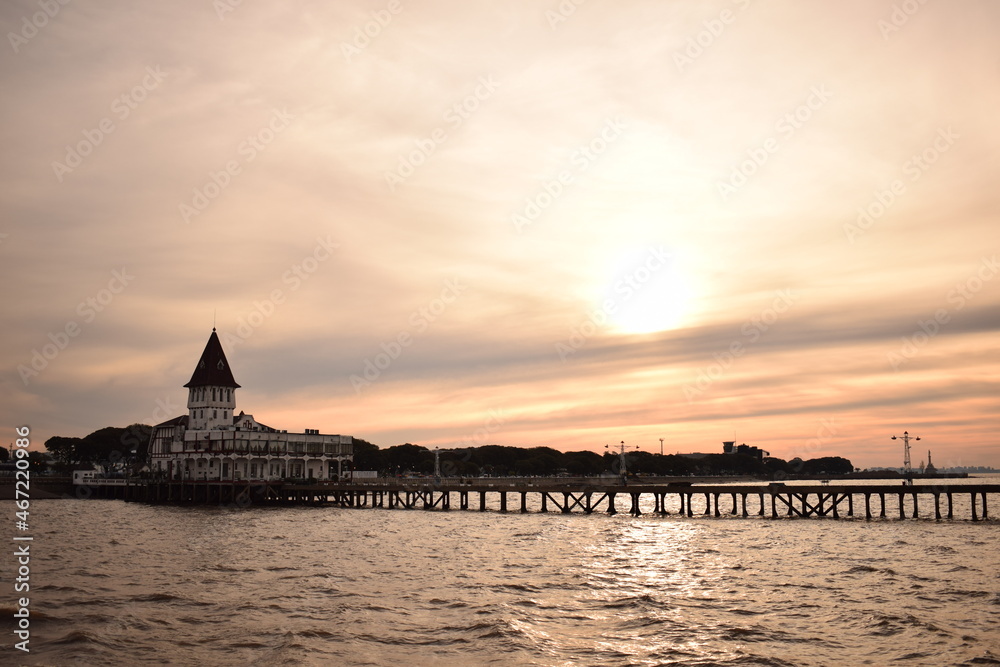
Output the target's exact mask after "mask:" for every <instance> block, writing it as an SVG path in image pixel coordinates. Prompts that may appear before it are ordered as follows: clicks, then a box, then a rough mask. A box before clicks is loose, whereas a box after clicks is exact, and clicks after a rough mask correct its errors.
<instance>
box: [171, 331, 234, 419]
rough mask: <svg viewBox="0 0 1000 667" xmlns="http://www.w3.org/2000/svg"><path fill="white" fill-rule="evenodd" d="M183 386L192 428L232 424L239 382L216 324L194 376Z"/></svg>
mask: <svg viewBox="0 0 1000 667" xmlns="http://www.w3.org/2000/svg"><path fill="white" fill-rule="evenodd" d="M184 386H185V387H186V388H187V390H188V428H189V429H191V430H194V431H202V430H207V429H213V428H218V427H221V426H231V425H232V423H233V410H234V409H235V408H236V390H237V389H239V388H240V385H238V384H236V380H235V379H233V371H232V369H231V368H230V367H229V361H228V360H227V359H226V353H225V352H223V350H222V343H221V342H220V341H219V335H218V334H217V333H215V328H214V327H213V328H212V335H211V336H209V338H208V343H207V344H206V345H205V351H204V352H202V353H201V359H199V360H198V365H197V366H196V367H195V369H194V373H193V374H192V375H191V379H190V380H189V381H188V383H187V384H185V385H184Z"/></svg>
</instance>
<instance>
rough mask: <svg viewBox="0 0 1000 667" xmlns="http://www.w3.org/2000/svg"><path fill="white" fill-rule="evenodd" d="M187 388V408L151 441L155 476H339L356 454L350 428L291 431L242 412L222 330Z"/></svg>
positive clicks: (157, 428) (161, 426) (157, 430)
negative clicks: (335, 432) (333, 432)
mask: <svg viewBox="0 0 1000 667" xmlns="http://www.w3.org/2000/svg"><path fill="white" fill-rule="evenodd" d="M184 387H185V388H186V389H187V390H188V403H187V405H188V413H187V414H186V415H182V416H179V417H174V418H173V419H169V420H167V421H165V422H163V423H161V424H157V425H156V426H155V427H154V428H153V434H152V436H151V438H150V443H149V456H150V465H149V467H150V469H151V470H152V471H153V474H154V475H157V476H159V477H164V478H167V479H175V480H181V479H183V480H192V481H197V480H224V481H225V480H234V481H235V480H279V479H286V478H292V479H315V480H336V479H340V478H342V477H343V474H344V462H345V461H351V460H353V450H354V444H353V439H352V438H351V436H349V435H328V434H323V433H320V432H319V431H318V430H315V429H306V430H305V432H303V433H289V432H288V431H283V430H278V429H275V428H271V427H270V426H266V425H264V424H261V423H260V422H258V421H257V420H256V419H254V417H253V415H248V414H246V413H244V412H243V411H240V412H239V414H236V390H237V389H239V388H240V385H238V384H237V383H236V380H235V379H234V378H233V372H232V369H231V368H230V366H229V361H228V360H227V359H226V353H225V352H224V351H223V349H222V343H221V342H220V341H219V336H218V334H217V333H216V332H215V329H214V328H213V329H212V335H211V336H210V337H209V339H208V343H207V344H206V345H205V351H204V352H202V354H201V358H200V359H199V360H198V365H197V366H196V367H195V369H194V373H193V374H192V375H191V379H190V380H189V381H188V382H187V384H185V385H184Z"/></svg>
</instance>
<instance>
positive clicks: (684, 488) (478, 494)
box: [76, 480, 1000, 521]
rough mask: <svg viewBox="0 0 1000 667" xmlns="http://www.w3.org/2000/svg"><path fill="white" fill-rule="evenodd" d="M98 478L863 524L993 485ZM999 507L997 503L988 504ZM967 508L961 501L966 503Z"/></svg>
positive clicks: (418, 501)
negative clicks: (843, 519)
mask: <svg viewBox="0 0 1000 667" xmlns="http://www.w3.org/2000/svg"><path fill="white" fill-rule="evenodd" d="M107 482H113V483H103V481H100V480H95V481H93V482H91V483H89V484H88V485H86V486H82V487H81V488H78V489H77V492H76V497H95V498H120V499H123V500H129V501H138V502H148V503H172V504H199V505H223V506H240V507H245V506H249V505H293V504H308V505H330V506H334V507H342V508H355V509H360V508H378V509H406V510H414V509H420V510H440V511H447V510H451V509H459V510H475V511H481V512H482V511H487V510H491V511H499V512H511V511H515V512H521V513H527V512H560V513H563V514H571V513H583V514H592V513H594V512H604V513H607V514H619V513H628V514H631V515H633V516H640V515H642V514H655V515H663V516H665V515H680V516H687V517H694V516H710V517H722V516H723V515H726V516H736V517H750V516H758V517H769V518H773V519H776V518H781V517H793V518H813V517H831V518H834V519H837V518H841V517H856V516H857V517H861V516H863V517H864V518H865V519H869V520H871V519H876V518H880V519H885V518H896V517H898V518H899V519H906V518H913V519H916V518H920V517H921V515H920V508H921V507H926V508H928V509H927V510H925V516H927V518H930V517H931V514H930V510H929V508H930V507H933V515H932V516H933V518H934V519H939V520H941V519H954V518H955V515H956V505H957V504H958V502H957V501H958V500H959V499H962V500H963V502H962V503H961V505H962V508H963V509H965V510H967V511H968V512H969V518H970V519H971V520H972V521H978V520H980V519H988V518H989V496H990V495H997V494H1000V484H953V485H948V484H933V485H931V484H927V485H912V486H908V485H902V484H896V485H886V484H883V485H864V486H862V485H834V484H829V485H828V484H815V485H812V484H810V485H785V484H770V485H752V484H740V485H722V484H683V483H680V484H677V483H674V484H671V483H667V484H656V485H648V484H647V485H643V484H639V485H635V484H630V485H618V484H611V485H565V484H559V483H558V480H544V481H542V480H538V481H531V482H520V483H516V482H508V483H500V484H493V483H488V482H481V481H479V480H475V481H468V482H466V481H460V480H454V481H452V480H444V481H442V482H440V483H427V482H425V481H423V480H419V481H418V480H413V481H410V480H406V481H398V480H384V481H379V482H377V483H346V484H345V483H329V482H327V483H289V482H263V481H261V482H248V481H223V482H219V481H199V482H191V481H186V482H182V481H128V482H126V481H125V480H107ZM994 500H996V499H994ZM964 501H967V503H966V502H964Z"/></svg>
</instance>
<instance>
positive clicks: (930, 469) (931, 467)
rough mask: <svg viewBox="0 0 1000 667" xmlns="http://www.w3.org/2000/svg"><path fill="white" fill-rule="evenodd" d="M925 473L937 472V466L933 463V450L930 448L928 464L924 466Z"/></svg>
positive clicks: (934, 473)
mask: <svg viewBox="0 0 1000 667" xmlns="http://www.w3.org/2000/svg"><path fill="white" fill-rule="evenodd" d="M924 474H925V475H936V474H937V468H935V467H934V464H933V463H931V450H929V449H928V450H927V465H926V466H924Z"/></svg>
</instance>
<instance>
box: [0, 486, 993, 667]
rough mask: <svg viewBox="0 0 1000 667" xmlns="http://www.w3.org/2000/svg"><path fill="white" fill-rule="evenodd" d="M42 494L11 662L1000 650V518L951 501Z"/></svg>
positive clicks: (980, 656) (649, 657) (696, 661)
mask: <svg viewBox="0 0 1000 667" xmlns="http://www.w3.org/2000/svg"><path fill="white" fill-rule="evenodd" d="M984 481H985V480H984ZM966 502H967V501H966ZM7 507H8V508H9V509H10V513H11V514H12V513H13V504H8V505H7ZM990 509H991V510H992V511H993V512H1000V506H998V507H996V508H995V509H994V508H993V507H992V506H991V508H990ZM31 510H32V512H31V518H32V535H33V537H34V541H33V542H32V547H31V549H32V560H31V591H30V609H31V619H32V624H31V633H32V634H31V642H30V648H31V652H30V653H27V654H25V653H22V652H20V651H16V650H14V649H13V647H12V644H13V641H15V640H14V639H13V635H12V634H11V632H10V631H11V630H12V629H13V626H12V624H11V611H12V609H13V602H12V601H13V600H14V599H15V598H16V596H15V594H14V593H13V592H12V587H13V586H12V581H11V577H12V575H13V569H14V565H13V562H12V559H11V558H10V556H5V557H4V558H3V581H2V586H3V589H2V590H3V596H2V597H0V604H2V605H3V619H4V621H3V623H4V624H5V631H4V639H3V642H2V643H3V646H2V648H0V652H2V653H0V663H2V664H27V665H136V664H174V665H462V666H465V665H664V664H676V665H704V666H707V665H888V664H905V665H935V666H937V665H982V664H1000V549H998V539H997V538H998V535H1000V522H998V521H996V520H995V519H994V518H993V515H992V514H991V518H990V520H988V521H980V522H977V523H973V522H971V521H969V520H968V517H969V512H968V509H967V508H963V507H961V505H958V504H957V505H956V519H955V520H954V521H941V522H937V521H934V520H933V518H930V517H926V516H922V518H920V519H917V520H913V519H907V520H899V519H898V518H897V519H891V518H887V519H876V520H873V521H865V520H864V519H863V518H855V519H840V520H834V519H804V520H803V519H785V518H782V519H777V520H774V519H770V518H761V517H756V516H752V517H750V518H747V519H743V518H738V517H731V516H728V515H726V516H723V517H721V518H714V517H704V516H696V517H693V518H685V517H678V516H666V517H659V516H652V515H645V516H642V517H632V516H628V515H618V516H607V515H604V514H597V513H595V514H593V515H583V514H574V515H570V516H564V515H561V514H556V513H549V514H540V513H533V514H523V515H522V514H519V513H515V512H512V513H509V514H501V513H498V512H493V511H490V512H485V513H480V512H478V511H471V512H470V511H457V510H452V511H450V512H442V511H422V510H410V511H406V510H374V509H356V510H351V509H338V508H332V507H287V508H274V507H265V508H250V509H242V510H236V509H221V508H207V507H194V508H182V507H169V506H147V505H142V504H132V503H124V502H121V501H110V500H104V501H102V500H51V501H36V502H34V503H32V507H31ZM890 516H892V515H891V514H890ZM6 551H12V549H8V550H6Z"/></svg>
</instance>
